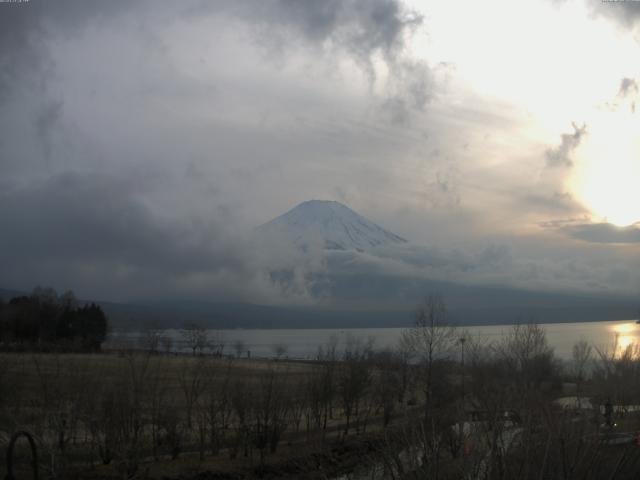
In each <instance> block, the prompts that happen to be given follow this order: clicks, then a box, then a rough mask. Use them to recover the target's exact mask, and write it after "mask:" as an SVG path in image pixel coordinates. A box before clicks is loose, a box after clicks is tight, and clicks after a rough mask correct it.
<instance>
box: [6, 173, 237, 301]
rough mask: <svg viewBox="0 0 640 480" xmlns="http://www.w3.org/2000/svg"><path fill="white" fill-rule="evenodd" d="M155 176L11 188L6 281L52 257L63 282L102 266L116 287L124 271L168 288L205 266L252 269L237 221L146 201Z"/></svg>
mask: <svg viewBox="0 0 640 480" xmlns="http://www.w3.org/2000/svg"><path fill="white" fill-rule="evenodd" d="M147 183H148V180H146V179H145V176H144V175H141V174H135V173H134V174H132V175H129V176H127V177H117V178H116V177H112V176H109V175H95V174H85V175H83V174H76V173H67V174H62V175H57V176H54V177H51V178H48V179H47V180H45V181H42V182H36V183H31V184H28V185H25V186H22V187H15V188H13V189H10V190H7V191H3V192H2V193H1V194H0V225H2V229H3V234H2V236H0V263H1V264H2V265H3V268H2V270H1V271H2V273H0V284H4V285H7V284H12V283H13V282H15V280H16V278H14V275H15V274H16V272H20V271H21V270H22V271H29V272H31V274H32V275H33V278H32V281H35V280H37V279H38V278H39V276H40V275H43V274H44V273H43V272H45V271H46V270H47V268H48V267H47V266H48V265H50V264H52V263H54V264H55V265H56V272H57V276H58V278H56V282H57V283H59V284H66V285H70V284H75V283H77V282H78V278H79V277H80V275H78V272H79V271H82V270H86V271H88V270H96V271H99V272H100V274H99V276H100V277H103V279H108V280H109V281H111V282H112V284H111V285H110V287H111V288H114V287H116V285H115V284H117V280H118V279H119V281H120V282H123V283H124V284H126V285H127V286H128V288H131V289H135V287H134V286H133V285H135V282H136V281H137V280H140V279H141V278H147V277H151V278H152V279H153V280H151V281H152V282H153V286H154V287H156V288H158V290H164V291H166V289H167V287H168V285H170V284H171V283H172V282H173V281H175V279H176V278H180V277H184V276H189V275H194V274H199V273H207V274H210V273H212V272H231V273H233V274H234V275H238V276H242V275H245V274H246V275H248V273H247V271H248V270H247V269H248V266H247V265H248V261H249V260H248V259H247V258H246V250H247V249H245V248H244V247H243V242H241V241H239V240H238V238H236V237H234V235H233V233H232V231H233V228H232V224H230V223H227V224H225V223H216V222H215V221H199V220H197V219H193V218H190V219H189V218H187V219H174V218H166V217H163V216H160V215H158V214H157V213H154V212H153V211H152V210H150V209H149V207H147V206H146V204H145V202H144V201H143V197H142V195H141V194H142V193H143V192H144V190H145V185H146V184H147ZM146 281H149V280H146ZM149 286H151V285H149ZM116 288H117V287H116Z"/></svg>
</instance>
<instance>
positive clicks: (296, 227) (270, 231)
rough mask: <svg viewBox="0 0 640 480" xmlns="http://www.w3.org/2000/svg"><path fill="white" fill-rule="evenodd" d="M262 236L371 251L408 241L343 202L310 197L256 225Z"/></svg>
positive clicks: (299, 245)
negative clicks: (375, 248)
mask: <svg viewBox="0 0 640 480" xmlns="http://www.w3.org/2000/svg"><path fill="white" fill-rule="evenodd" d="M257 233H258V234H259V235H267V236H270V237H280V238H282V237H284V238H286V239H287V240H288V241H292V242H293V243H294V244H295V245H296V246H297V247H299V248H303V249H306V248H308V247H309V246H310V245H319V246H321V247H323V248H326V249H329V250H360V251H362V250H368V249H371V248H374V247H377V246H381V245H394V244H401V243H406V240H405V239H404V238H402V237H399V236H398V235H395V234H394V233H391V232H389V231H388V230H385V229H384V228H382V227H380V226H378V225H376V224H375V223H373V222H371V221H369V220H367V219H366V218H364V217H363V216H361V215H359V214H357V213H356V212H354V211H353V210H351V209H350V208H349V207H347V206H345V205H343V204H342V203H339V202H335V201H329V200H309V201H306V202H303V203H301V204H299V205H298V206H296V207H294V208H292V209H291V210H289V211H288V212H287V213H285V214H283V215H280V216H279V217H277V218H275V219H273V220H271V221H270V222H267V223H265V224H264V225H261V226H260V227H258V228H257Z"/></svg>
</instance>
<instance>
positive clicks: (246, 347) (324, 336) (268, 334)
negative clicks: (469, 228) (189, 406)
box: [112, 320, 640, 360]
mask: <svg viewBox="0 0 640 480" xmlns="http://www.w3.org/2000/svg"><path fill="white" fill-rule="evenodd" d="M541 326H542V327H543V328H544V329H545V331H546V333H547V340H548V342H549V344H550V345H551V346H552V347H553V348H554V350H555V353H556V355H557V356H558V357H559V358H561V359H563V360H570V359H571V351H572V348H573V345H574V343H575V342H577V341H579V340H582V339H584V340H586V341H587V342H589V343H590V344H591V345H593V346H594V347H597V348H598V349H600V350H604V349H608V351H612V350H613V349H614V346H615V345H616V344H617V348H618V350H620V349H623V348H626V347H627V346H629V345H631V344H636V345H640V324H636V323H635V320H626V321H609V322H578V323H550V324H541ZM511 328H512V326H510V325H487V326H469V327H462V328H460V330H461V331H462V329H464V330H465V331H467V332H468V334H469V335H471V336H473V337H476V338H479V339H481V340H482V341H484V342H493V341H497V340H500V338H501V337H503V336H504V335H505V334H506V333H507V332H509V330H510V329H511ZM403 330H404V329H402V328H345V329H273V330H260V329H247V330H243V329H242V330H241V329H237V330H210V331H209V332H208V338H209V340H210V341H212V342H215V341H216V339H218V340H220V341H221V342H222V343H224V353H225V354H234V353H235V352H236V347H235V346H236V345H237V344H238V343H241V344H242V351H243V356H246V355H247V352H250V355H251V357H273V356H275V352H276V348H277V346H279V345H282V346H283V348H285V349H286V352H285V353H284V355H283V356H287V357H289V358H296V359H307V358H308V359H311V358H314V357H315V355H316V354H317V352H318V347H319V346H321V345H326V344H327V343H328V342H329V341H330V339H331V337H332V336H335V337H337V339H338V352H340V351H341V350H342V348H343V347H344V344H345V342H346V340H347V338H349V336H353V337H356V338H362V339H365V340H366V339H369V338H372V339H373V341H374V348H375V349H379V350H382V349H385V348H393V347H394V346H395V345H397V343H398V340H399V339H400V336H401V334H402V331H403ZM161 335H163V336H168V337H171V338H172V340H173V346H174V348H175V349H177V350H183V349H185V345H184V341H183V336H182V335H181V331H180V330H166V331H164V332H162V333H161ZM137 336H140V334H137ZM112 342H115V339H112ZM594 354H595V352H594Z"/></svg>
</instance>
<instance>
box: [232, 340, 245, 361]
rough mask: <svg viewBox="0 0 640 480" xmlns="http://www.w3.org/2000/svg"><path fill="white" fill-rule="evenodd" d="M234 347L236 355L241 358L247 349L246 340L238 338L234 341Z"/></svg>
mask: <svg viewBox="0 0 640 480" xmlns="http://www.w3.org/2000/svg"><path fill="white" fill-rule="evenodd" d="M233 349H234V350H235V352H236V357H238V358H240V357H241V356H242V352H244V350H245V346H244V342H243V341H242V340H241V339H237V340H236V341H235V342H233Z"/></svg>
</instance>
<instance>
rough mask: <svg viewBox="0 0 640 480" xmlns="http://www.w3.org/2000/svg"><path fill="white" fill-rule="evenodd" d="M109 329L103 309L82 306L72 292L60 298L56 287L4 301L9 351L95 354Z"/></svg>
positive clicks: (3, 340) (1, 313) (2, 324)
mask: <svg viewBox="0 0 640 480" xmlns="http://www.w3.org/2000/svg"><path fill="white" fill-rule="evenodd" d="M108 328H109V321H108V318H107V316H106V315H105V313H104V311H103V310H102V308H101V307H100V306H99V305H97V304H95V303H89V304H80V302H79V301H78V300H77V299H76V297H75V295H74V294H73V292H72V291H67V292H65V293H63V294H61V295H58V293H57V292H56V291H55V290H54V289H53V288H41V287H37V288H35V289H34V290H33V292H32V293H31V294H30V295H22V296H17V297H13V298H11V299H10V300H9V301H8V302H6V303H5V302H4V301H2V300H1V299H0V345H2V346H3V347H4V348H5V349H39V350H46V349H49V348H58V349H59V348H63V349H65V350H75V351H78V350H81V351H95V350H99V349H100V346H101V344H102V342H104V340H105V338H106V335H107V331H108Z"/></svg>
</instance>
